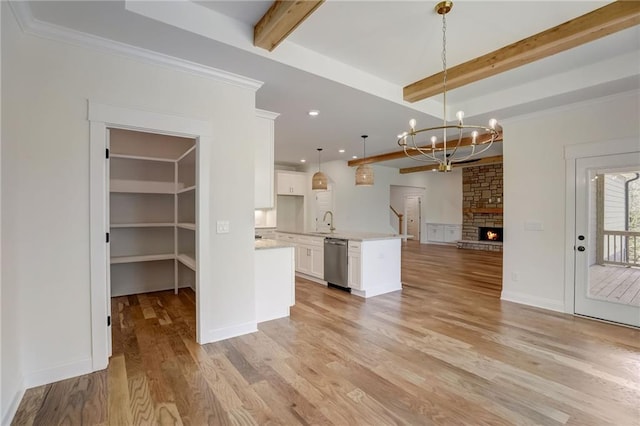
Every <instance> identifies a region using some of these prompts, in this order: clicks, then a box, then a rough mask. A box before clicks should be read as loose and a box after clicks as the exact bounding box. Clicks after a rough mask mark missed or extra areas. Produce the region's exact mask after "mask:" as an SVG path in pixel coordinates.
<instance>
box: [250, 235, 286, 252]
mask: <svg viewBox="0 0 640 426" xmlns="http://www.w3.org/2000/svg"><path fill="white" fill-rule="evenodd" d="M286 247H294V245H293V244H291V243H288V242H286V241H278V240H269V239H266V238H256V241H255V249H256V250H264V249H275V248H286Z"/></svg>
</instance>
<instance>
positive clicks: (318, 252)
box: [311, 246, 324, 279]
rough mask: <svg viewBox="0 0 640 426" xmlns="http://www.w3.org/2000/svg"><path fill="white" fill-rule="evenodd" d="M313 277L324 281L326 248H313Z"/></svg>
mask: <svg viewBox="0 0 640 426" xmlns="http://www.w3.org/2000/svg"><path fill="white" fill-rule="evenodd" d="M311 275H313V276H314V277H316V278H320V279H324V247H323V246H320V247H318V246H311Z"/></svg>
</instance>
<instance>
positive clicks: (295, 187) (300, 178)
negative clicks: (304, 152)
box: [276, 170, 311, 195]
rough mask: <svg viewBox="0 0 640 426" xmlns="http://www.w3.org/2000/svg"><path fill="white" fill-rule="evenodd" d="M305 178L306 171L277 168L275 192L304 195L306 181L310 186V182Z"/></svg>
mask: <svg viewBox="0 0 640 426" xmlns="http://www.w3.org/2000/svg"><path fill="white" fill-rule="evenodd" d="M307 179H308V177H307V174H306V173H302V172H289V171H282V170H278V172H277V176H276V188H277V194H278V195H305V193H306V186H307V183H308V185H309V187H311V182H307Z"/></svg>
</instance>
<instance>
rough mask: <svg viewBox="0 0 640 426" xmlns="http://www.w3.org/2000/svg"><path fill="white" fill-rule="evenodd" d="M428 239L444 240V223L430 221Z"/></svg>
mask: <svg viewBox="0 0 640 426" xmlns="http://www.w3.org/2000/svg"><path fill="white" fill-rule="evenodd" d="M427 240H429V241H437V242H443V241H444V225H440V224H436V223H430V224H428V225H427Z"/></svg>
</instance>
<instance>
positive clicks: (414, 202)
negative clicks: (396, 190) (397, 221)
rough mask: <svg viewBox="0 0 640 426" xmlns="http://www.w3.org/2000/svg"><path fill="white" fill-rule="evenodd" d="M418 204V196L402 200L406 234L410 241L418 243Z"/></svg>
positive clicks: (419, 202)
mask: <svg viewBox="0 0 640 426" xmlns="http://www.w3.org/2000/svg"><path fill="white" fill-rule="evenodd" d="M420 204H421V200H420V197H418V196H407V197H405V199H404V217H405V218H406V220H407V234H408V235H411V237H409V239H410V240H418V241H420Z"/></svg>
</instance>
